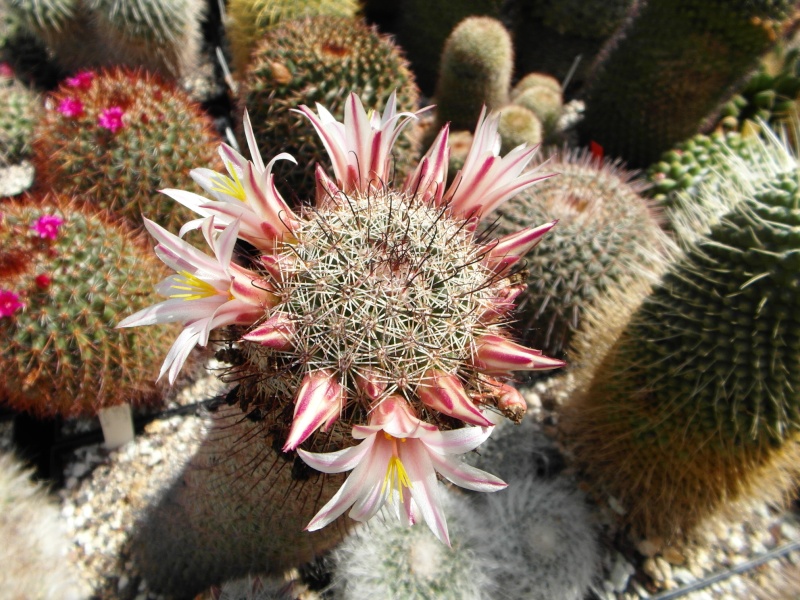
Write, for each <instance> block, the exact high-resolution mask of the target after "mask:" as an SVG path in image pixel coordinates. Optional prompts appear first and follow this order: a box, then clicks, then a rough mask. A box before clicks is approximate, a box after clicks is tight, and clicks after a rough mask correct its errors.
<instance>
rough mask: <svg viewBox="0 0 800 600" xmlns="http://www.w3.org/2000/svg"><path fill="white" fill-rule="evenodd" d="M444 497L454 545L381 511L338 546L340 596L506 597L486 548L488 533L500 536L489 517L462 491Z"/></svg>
mask: <svg viewBox="0 0 800 600" xmlns="http://www.w3.org/2000/svg"><path fill="white" fill-rule="evenodd" d="M443 500H444V501H443V503H442V504H443V508H444V511H445V514H446V515H447V520H448V523H451V524H452V545H451V546H450V547H447V546H445V545H443V544H441V543H440V542H439V540H437V539H436V537H435V536H434V535H433V534H432V533H431V531H430V530H429V529H428V528H427V527H424V526H419V525H418V526H415V527H404V526H402V525H399V524H398V523H397V522H396V521H397V519H395V518H394V517H393V515H390V514H382V515H378V517H377V518H376V519H374V520H373V521H372V522H370V523H369V524H368V525H366V526H364V527H361V528H359V529H358V530H356V531H354V532H353V533H352V534H351V535H350V536H349V537H347V538H346V539H345V540H344V542H343V543H342V544H340V545H339V547H337V548H336V549H335V550H334V552H333V563H334V568H333V581H334V590H335V592H334V593H335V596H336V597H337V598H338V599H339V600H359V599H361V598H441V599H442V600H482V599H483V598H493V597H494V598H498V597H503V596H504V593H503V589H502V588H497V587H496V583H495V582H494V581H493V579H492V575H493V573H492V567H493V566H495V565H494V563H493V562H489V561H488V560H487V558H488V557H487V556H486V555H485V554H484V552H483V549H482V546H483V545H484V544H485V543H486V539H485V536H491V535H495V533H494V532H492V530H491V527H490V526H489V524H488V523H486V515H485V514H481V513H479V512H478V511H477V510H476V508H475V507H474V506H473V505H472V504H471V503H470V502H469V500H468V499H467V498H464V497H463V496H462V495H461V494H457V493H455V492H450V493H448V494H446V495H444V498H443ZM531 566H533V565H531Z"/></svg>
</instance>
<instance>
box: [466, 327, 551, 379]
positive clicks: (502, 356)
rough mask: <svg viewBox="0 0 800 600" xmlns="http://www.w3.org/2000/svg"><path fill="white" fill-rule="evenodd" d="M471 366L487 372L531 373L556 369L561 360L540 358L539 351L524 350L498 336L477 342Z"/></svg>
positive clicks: (481, 338)
mask: <svg viewBox="0 0 800 600" xmlns="http://www.w3.org/2000/svg"><path fill="white" fill-rule="evenodd" d="M473 364H475V366H476V367H478V368H481V369H486V370H489V371H533V370H543V369H557V368H559V367H563V366H564V365H565V364H566V363H565V362H564V361H563V360H557V359H555V358H549V357H547V356H542V353H541V351H540V350H534V349H532V348H526V347H525V346H521V345H520V344H517V343H515V342H512V341H511V340H509V339H506V338H504V337H501V336H498V335H485V336H482V337H480V338H478V340H477V351H476V353H475V356H474V357H473Z"/></svg>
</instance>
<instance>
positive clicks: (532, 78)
mask: <svg viewBox="0 0 800 600" xmlns="http://www.w3.org/2000/svg"><path fill="white" fill-rule="evenodd" d="M534 87H544V88H548V89H550V90H553V91H554V92H556V93H557V94H559V96H563V90H562V88H561V83H560V82H559V81H558V79H556V78H555V77H553V76H552V75H549V74H547V73H528V74H527V75H525V77H523V78H522V79H520V80H519V81H518V82H517V84H516V85H515V86H514V87H513V88H512V89H511V100H514V98H516V97H517V96H518V95H519V94H521V93H522V92H524V91H525V90H527V89H528V88H534Z"/></svg>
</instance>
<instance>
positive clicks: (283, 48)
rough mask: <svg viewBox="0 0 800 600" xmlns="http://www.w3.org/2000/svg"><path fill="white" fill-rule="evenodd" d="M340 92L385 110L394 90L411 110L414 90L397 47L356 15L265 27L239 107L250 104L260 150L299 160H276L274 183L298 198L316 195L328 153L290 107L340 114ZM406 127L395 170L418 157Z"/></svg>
mask: <svg viewBox="0 0 800 600" xmlns="http://www.w3.org/2000/svg"><path fill="white" fill-rule="evenodd" d="M342 90H348V91H353V92H355V93H356V94H358V95H359V97H360V98H361V100H362V102H363V103H364V105H365V106H374V107H375V109H376V110H383V103H385V102H386V99H387V98H388V97H389V95H390V94H391V93H392V91H394V90H396V91H397V105H398V110H414V109H415V107H416V102H417V96H418V91H417V87H416V84H415V83H414V76H413V74H412V73H411V71H409V69H408V66H407V63H406V61H405V59H404V58H403V57H402V55H401V53H400V51H399V49H398V48H397V46H395V45H394V43H392V41H391V40H390V39H389V38H387V37H385V36H382V35H380V34H379V33H378V32H377V31H376V30H375V29H374V28H371V27H368V26H367V25H366V24H365V23H364V22H363V21H360V20H355V19H347V18H328V17H316V18H310V19H303V20H299V21H290V22H287V23H285V24H281V25H279V26H278V27H276V28H274V29H272V30H270V31H269V32H268V33H267V35H266V36H265V37H264V39H263V40H262V41H261V43H260V44H259V45H258V46H257V48H256V50H255V51H254V52H253V57H252V61H251V63H250V66H249V67H248V69H247V73H246V76H245V78H244V85H242V88H241V92H240V96H239V106H240V109H242V110H244V109H247V110H248V112H249V115H250V121H251V122H252V124H253V131H254V133H255V137H256V140H257V141H258V143H259V146H260V147H261V148H269V149H270V153H273V154H277V153H278V152H288V153H289V154H291V155H292V156H294V158H295V159H296V160H297V163H298V164H297V166H295V165H293V164H290V165H288V167H287V166H286V165H283V164H281V163H278V164H276V165H275V173H276V174H277V175H276V181H277V182H278V187H279V188H281V189H286V190H292V192H293V193H294V194H296V195H297V196H298V199H299V200H301V201H302V200H307V199H309V198H312V197H313V195H314V189H315V177H314V165H315V164H317V163H319V164H325V163H326V162H327V153H326V151H325V147H324V146H323V144H322V142H321V141H320V140H319V138H318V136H317V135H316V133H315V131H314V128H313V126H312V125H311V124H310V123H309V122H308V120H307V119H305V118H304V117H302V116H301V115H300V114H298V113H296V112H293V111H291V110H290V109H293V108H295V109H296V108H299V107H300V106H302V105H304V104H305V105H307V106H310V107H314V105H315V103H317V102H319V103H320V104H322V105H324V106H325V107H326V108H327V109H328V110H330V112H331V113H332V114H333V116H334V117H336V118H337V119H342V118H343V115H344V101H345V99H346V94H343V93H342ZM239 122H241V120H240V121H239ZM410 132H411V128H407V129H406V131H405V132H404V133H403V134H402V135H401V138H400V140H399V142H398V144H397V145H396V146H395V147H394V153H395V160H396V168H397V170H398V172H399V173H402V172H403V169H404V168H405V167H406V166H407V165H408V164H409V163H410V161H412V159H414V158H415V157H416V143H415V141H414V140H413V138H412V135H411V133H410ZM283 162H285V161H283ZM287 198H289V196H287Z"/></svg>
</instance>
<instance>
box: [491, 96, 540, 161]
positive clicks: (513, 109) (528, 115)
mask: <svg viewBox="0 0 800 600" xmlns="http://www.w3.org/2000/svg"><path fill="white" fill-rule="evenodd" d="M498 132H499V133H500V139H501V140H502V145H501V146H500V152H502V153H503V154H507V153H508V152H509V151H511V150H512V149H513V148H516V147H517V146H519V145H520V144H528V146H535V145H536V144H540V143H541V142H542V134H543V132H542V122H541V121H540V120H539V117H537V116H536V115H535V114H534V113H533V112H532V111H530V110H528V109H527V108H525V107H523V106H517V105H515V104H509V105H508V106H505V107H503V108H502V109H501V111H500V126H499V128H498Z"/></svg>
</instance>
